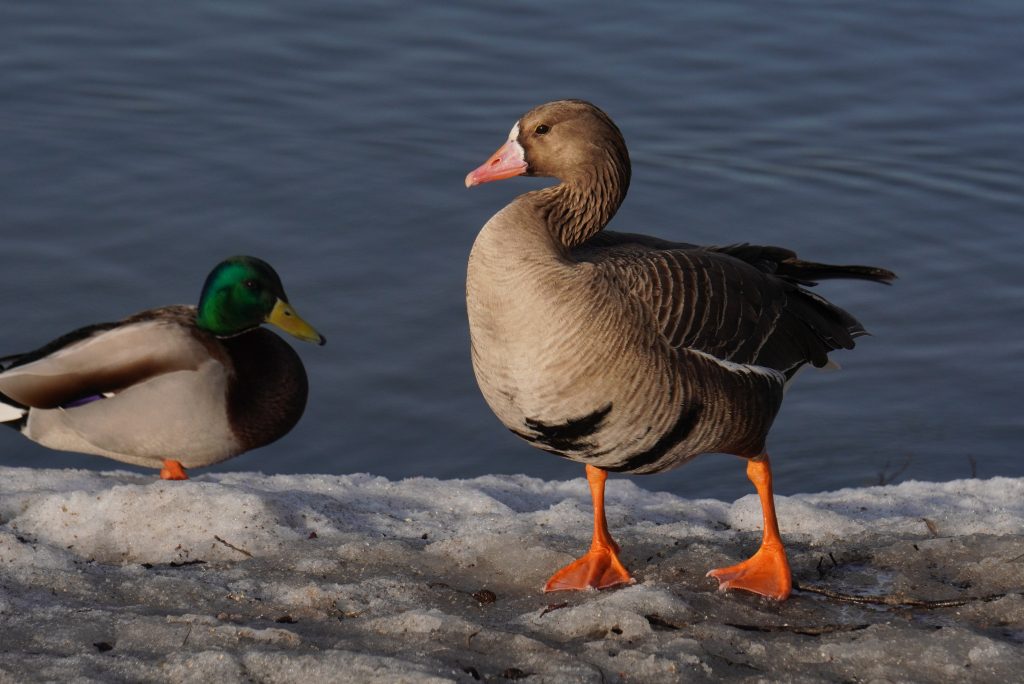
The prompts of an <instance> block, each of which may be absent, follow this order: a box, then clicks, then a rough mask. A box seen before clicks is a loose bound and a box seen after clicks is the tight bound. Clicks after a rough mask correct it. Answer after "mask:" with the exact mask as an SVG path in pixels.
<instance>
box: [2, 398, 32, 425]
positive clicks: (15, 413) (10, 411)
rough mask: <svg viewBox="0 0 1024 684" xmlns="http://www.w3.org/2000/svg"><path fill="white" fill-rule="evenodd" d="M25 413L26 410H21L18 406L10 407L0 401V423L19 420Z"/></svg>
mask: <svg viewBox="0 0 1024 684" xmlns="http://www.w3.org/2000/svg"><path fill="white" fill-rule="evenodd" d="M26 413H28V410H27V409H23V408H21V407H20V406H11V405H10V404H5V403H3V402H2V401H0V423H10V422H11V421H15V420H21V419H22V418H23V417H24V416H25V414H26Z"/></svg>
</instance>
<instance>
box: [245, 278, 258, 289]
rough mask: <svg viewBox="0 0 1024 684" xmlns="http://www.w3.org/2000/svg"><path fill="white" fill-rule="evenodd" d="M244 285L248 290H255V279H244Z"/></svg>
mask: <svg viewBox="0 0 1024 684" xmlns="http://www.w3.org/2000/svg"><path fill="white" fill-rule="evenodd" d="M245 286H246V287H247V288H249V289H250V290H255V289H256V281H255V280H252V279H251V278H250V279H249V280H246V281H245Z"/></svg>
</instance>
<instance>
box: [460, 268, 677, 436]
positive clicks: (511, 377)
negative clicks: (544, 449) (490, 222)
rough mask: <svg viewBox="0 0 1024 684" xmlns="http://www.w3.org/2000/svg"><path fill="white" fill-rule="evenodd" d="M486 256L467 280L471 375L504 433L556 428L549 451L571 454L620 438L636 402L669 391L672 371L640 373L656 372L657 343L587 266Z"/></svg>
mask: <svg viewBox="0 0 1024 684" xmlns="http://www.w3.org/2000/svg"><path fill="white" fill-rule="evenodd" d="M479 256H480V255H478V254H474V255H473V257H472V258H471V259H470V266H469V274H468V279H467V309H468V313H469V327H470V337H471V340H472V358H473V370H474V372H475V374H476V378H477V382H478V383H479V385H480V389H481V392H482V393H483V395H484V398H485V399H486V400H487V403H488V404H489V405H490V407H491V409H492V410H493V411H494V413H495V414H496V415H497V416H498V418H499V419H500V420H501V421H502V423H504V424H505V426H506V427H508V428H509V429H511V430H513V431H515V432H517V433H519V434H530V435H533V434H535V433H539V434H541V435H543V436H545V439H547V438H548V433H549V432H551V433H552V434H551V435H550V440H549V441H550V442H551V443H550V444H548V442H545V444H547V445H548V448H550V449H552V450H555V451H559V452H563V453H565V452H573V451H574V447H577V446H580V445H582V443H583V442H584V441H585V442H587V443H588V444H592V445H596V444H597V443H598V442H599V441H600V434H603V433H607V432H608V431H609V430H611V431H613V432H617V431H618V430H619V429H618V428H617V427H616V425H617V424H619V423H620V422H622V421H623V420H627V421H628V416H629V415H630V408H629V407H630V404H631V402H633V401H634V400H635V397H636V396H639V395H647V394H651V395H655V396H657V395H658V394H659V393H663V392H664V391H665V390H666V387H661V385H665V384H666V383H667V378H668V374H667V373H654V374H650V373H646V372H642V373H638V372H637V369H638V368H645V369H649V368H651V366H652V361H651V359H650V358H645V357H646V356H648V355H649V353H650V351H651V349H652V347H651V341H650V340H647V341H646V342H645V340H643V339H639V338H640V337H642V335H641V334H640V333H639V332H637V331H642V330H643V328H642V327H638V326H623V325H621V323H622V321H621V320H619V319H621V318H622V317H623V311H622V310H621V308H617V307H615V306H613V305H612V303H613V302H610V301H609V298H608V296H607V293H602V290H601V283H600V282H595V281H594V280H593V279H592V278H593V273H592V271H591V268H590V266H589V265H588V264H565V263H562V264H553V265H552V264H548V265H536V264H531V263H529V262H527V263H526V264H523V263H519V264H515V265H514V266H508V265H501V267H496V264H494V263H490V262H488V260H487V259H486V257H485V258H479ZM651 383H653V384H654V385H657V387H653V386H652V387H648V386H647V385H649V384H651ZM641 385H642V386H643V387H641ZM555 433H557V434H555ZM580 435H583V437H586V439H583V437H580ZM577 437H578V438H577ZM531 441H535V440H534V439H531ZM563 442H565V443H564V444H563ZM570 442H571V443H570ZM577 442H578V443H579V444H577Z"/></svg>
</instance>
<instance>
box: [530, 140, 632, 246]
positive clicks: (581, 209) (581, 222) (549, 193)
mask: <svg viewBox="0 0 1024 684" xmlns="http://www.w3.org/2000/svg"><path fill="white" fill-rule="evenodd" d="M629 175H630V171H629V159H628V158H625V159H622V158H617V157H615V156H613V155H612V154H611V153H609V154H608V155H607V161H606V163H602V164H599V165H596V166H594V167H591V168H590V169H588V171H587V172H586V173H581V174H576V175H574V176H573V177H571V178H569V179H567V180H565V181H563V182H562V183H560V184H559V185H555V186H553V187H550V188H544V189H543V190H538V191H536V192H535V193H531V194H532V195H534V196H535V200H536V201H537V203H538V205H539V206H540V208H541V212H542V216H543V218H544V221H545V222H546V223H547V225H548V229H549V230H550V231H551V234H552V236H553V237H555V239H556V240H557V241H558V242H560V243H561V244H562V245H563V246H564V247H565V248H566V249H572V248H573V247H576V246H577V245H580V244H583V243H584V242H586V241H587V240H589V239H590V238H592V237H594V235H596V234H597V233H598V232H600V231H601V229H602V228H604V227H605V226H606V225H608V222H609V221H611V220H612V217H613V216H615V212H616V211H618V209H619V206H620V205H621V204H622V201H623V200H624V199H625V198H626V191H627V190H628V189H629Z"/></svg>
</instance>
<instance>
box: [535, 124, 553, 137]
mask: <svg viewBox="0 0 1024 684" xmlns="http://www.w3.org/2000/svg"><path fill="white" fill-rule="evenodd" d="M550 130H551V126H548V125H547V124H541V125H539V126H537V128H536V129H534V133H536V134H537V135H544V134H545V133H547V132H548V131H550Z"/></svg>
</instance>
